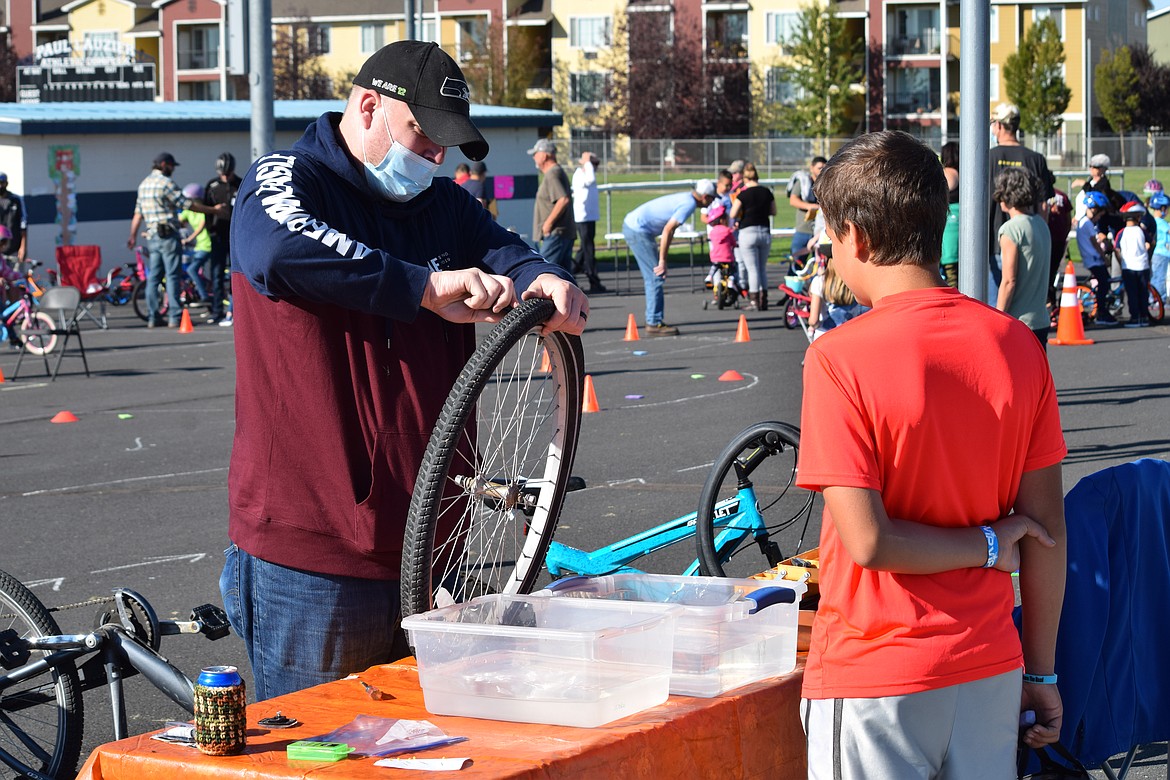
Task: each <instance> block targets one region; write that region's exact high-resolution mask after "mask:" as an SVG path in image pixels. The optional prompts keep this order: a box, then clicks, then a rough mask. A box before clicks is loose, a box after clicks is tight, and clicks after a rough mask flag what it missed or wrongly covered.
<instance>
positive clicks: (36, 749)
mask: <svg viewBox="0 0 1170 780" xmlns="http://www.w3.org/2000/svg"><path fill="white" fill-rule="evenodd" d="M10 629H11V630H13V631H15V632H16V634H17V635H18V636H21V637H24V636H33V635H36V636H53V635H57V634H60V633H61V629H60V628H58V626H57V621H55V620H54V619H53V616H52V615H50V614H49V612H48V610H46V609H45V607H44V605H43V604H41V602H40V601H39V600H38V599H37V597H36V596H34V595H33V594H32V592H30V591H29V589H28V588H26V587H25V586H24V585H22V584H21V583H20V582H19V581H18V580H17V579H16V578H15V577H13V576H11V575H9V574H7V573H5V572H3V571H0V632H4V631H8V630H10ZM33 654H34V656H42V655H44V654H45V653H44V651H33ZM50 678H51V681H50ZM80 690H81V689H80V684H79V681H78V678H77V670H76V668H75V667H74V666H73V664H72V662H70V663H68V664H61V665H60V666H57V667H56V668H55V669H53V670H52V671H51V673H45V674H42V675H39V676H37V677H34V678H32V679H30V680H27V681H24V682H21V683H18V684H16V685H14V686H12V687H10V688H5V689H4V690H3V692H0V748H3V749H4V750H5V751H6V752H7V753H9V754H10V755H11V756H12V757H13V758H14V759H15V760H16V761H17V762H19V763H20V764H22V766H21V767H19V768H16V771H17V772H18V773H21V774H27V773H29V771H30V770H31V771H33V772H39V773H40V774H42V775H47V776H49V777H72V776H73V775H74V774H75V772H76V769H77V762H78V759H80V757H81V740H82V736H83V731H82V728H83V721H84V714H83V710H82V699H81V692H80ZM38 754H39V755H38ZM6 766H7V764H6V763H5V762H0V768H3V767H6ZM0 774H2V775H3V776H4V777H8V775H7V774H6V773H0Z"/></svg>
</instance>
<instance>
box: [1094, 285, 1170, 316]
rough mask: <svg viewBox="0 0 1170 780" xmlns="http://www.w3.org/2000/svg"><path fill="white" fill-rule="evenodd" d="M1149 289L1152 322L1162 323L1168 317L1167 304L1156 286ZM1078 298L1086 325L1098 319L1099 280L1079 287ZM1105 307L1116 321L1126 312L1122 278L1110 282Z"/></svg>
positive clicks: (1106, 292)
mask: <svg viewBox="0 0 1170 780" xmlns="http://www.w3.org/2000/svg"><path fill="white" fill-rule="evenodd" d="M1147 289H1148V291H1149V292H1148V295H1149V299H1148V302H1147V307H1148V309H1149V315H1150V322H1153V323H1155V324H1156V323H1160V322H1161V321H1162V319H1163V318H1164V317H1165V316H1166V305H1165V302H1164V301H1163V300H1162V296H1161V295H1159V294H1158V291H1157V289H1155V287H1154V285H1152V284H1151V285H1147ZM1077 298H1079V299H1080V301H1081V316H1082V317H1084V319H1085V321H1086V323H1089V322H1092V321H1093V320H1095V319H1097V280H1096V279H1092V278H1090V279H1089V281H1088V282H1087V283H1086V284H1079V285H1077ZM1105 305H1106V308H1108V310H1109V313H1110V314H1112V315H1113V318H1114V319H1116V318H1117V315H1119V314H1121V313H1122V312H1123V311H1125V307H1126V298H1125V285H1124V284H1122V281H1121V277H1120V276H1115V277H1113V278H1112V279H1110V280H1109V289H1108V290H1106V291H1105Z"/></svg>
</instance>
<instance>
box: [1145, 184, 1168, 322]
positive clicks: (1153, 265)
mask: <svg viewBox="0 0 1170 780" xmlns="http://www.w3.org/2000/svg"><path fill="white" fill-rule="evenodd" d="M1147 205H1149V207H1150V214H1151V215H1152V216H1153V217H1154V224H1155V226H1156V227H1157V235H1156V236H1155V238H1154V248H1153V250H1152V251H1151V253H1150V254H1151V258H1150V284H1152V285H1154V289H1155V290H1157V291H1158V295H1160V296H1162V300H1166V289H1167V287H1170V285H1168V284H1167V275H1168V274H1170V222H1167V221H1166V212H1167V211H1168V210H1170V196H1167V195H1166V193H1165V192H1155V193H1154V194H1153V195H1151V196H1150V200H1149V203H1148V204H1147Z"/></svg>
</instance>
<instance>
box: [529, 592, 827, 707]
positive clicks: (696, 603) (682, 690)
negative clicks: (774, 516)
mask: <svg viewBox="0 0 1170 780" xmlns="http://www.w3.org/2000/svg"><path fill="white" fill-rule="evenodd" d="M548 591H549V592H551V594H552V595H553V596H558V597H559V596H565V597H575V598H576V599H585V600H587V601H593V600H604V601H620V602H621V603H627V604H628V603H631V602H634V603H650V604H658V605H660V608H667V607H674V608H678V607H681V608H682V614H681V615H680V616H679V618H678V624H677V627H676V630H675V639H674V658H673V660H672V668H671V677H670V692H671V693H674V694H679V695H683V696H703V697H711V696H718V695H719V694H721V693H724V692H725V691H728V690H731V689H732V688H738V687H739V686H741V685H746V684H748V683H751V682H755V681H757V680H762V679H764V678H767V677H775V676H777V675H782V674H787V673H788V672H791V671H792V670H793V669H794V668H795V667H796V635H797V632H798V626H797V617H798V614H799V607H800V599H801V596H803V595H804V592H805V585H804V583H802V582H787V581H781V580H749V579H728V578H723V577H685V576H678V575H669V574H636V573H629V574H611V575H609V576H605V577H569V578H566V579H563V580H560V581H558V582H555V583H553V584H552V585H550V586H549V588H548ZM553 600H554V601H556V600H558V599H556V598H554V599H553Z"/></svg>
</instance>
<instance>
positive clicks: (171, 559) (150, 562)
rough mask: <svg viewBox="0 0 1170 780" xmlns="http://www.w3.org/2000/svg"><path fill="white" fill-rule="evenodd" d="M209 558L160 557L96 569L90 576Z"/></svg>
mask: <svg viewBox="0 0 1170 780" xmlns="http://www.w3.org/2000/svg"><path fill="white" fill-rule="evenodd" d="M206 557H207V553H187V554H186V555H159V556H156V557H153V558H147V559H146V560H145V561H139V562H138V563H127V564H125V565H124V566H111V567H110V568H108V569H94V570H93V571H91V572H90V574H105V573H106V572H109V571H121V570H122V569H134V568H137V567H139V566H153V565H155V564H156V563H174V562H175V561H186V562H187V563H198V562H199V561H201V560H203V559H204V558H206Z"/></svg>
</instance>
